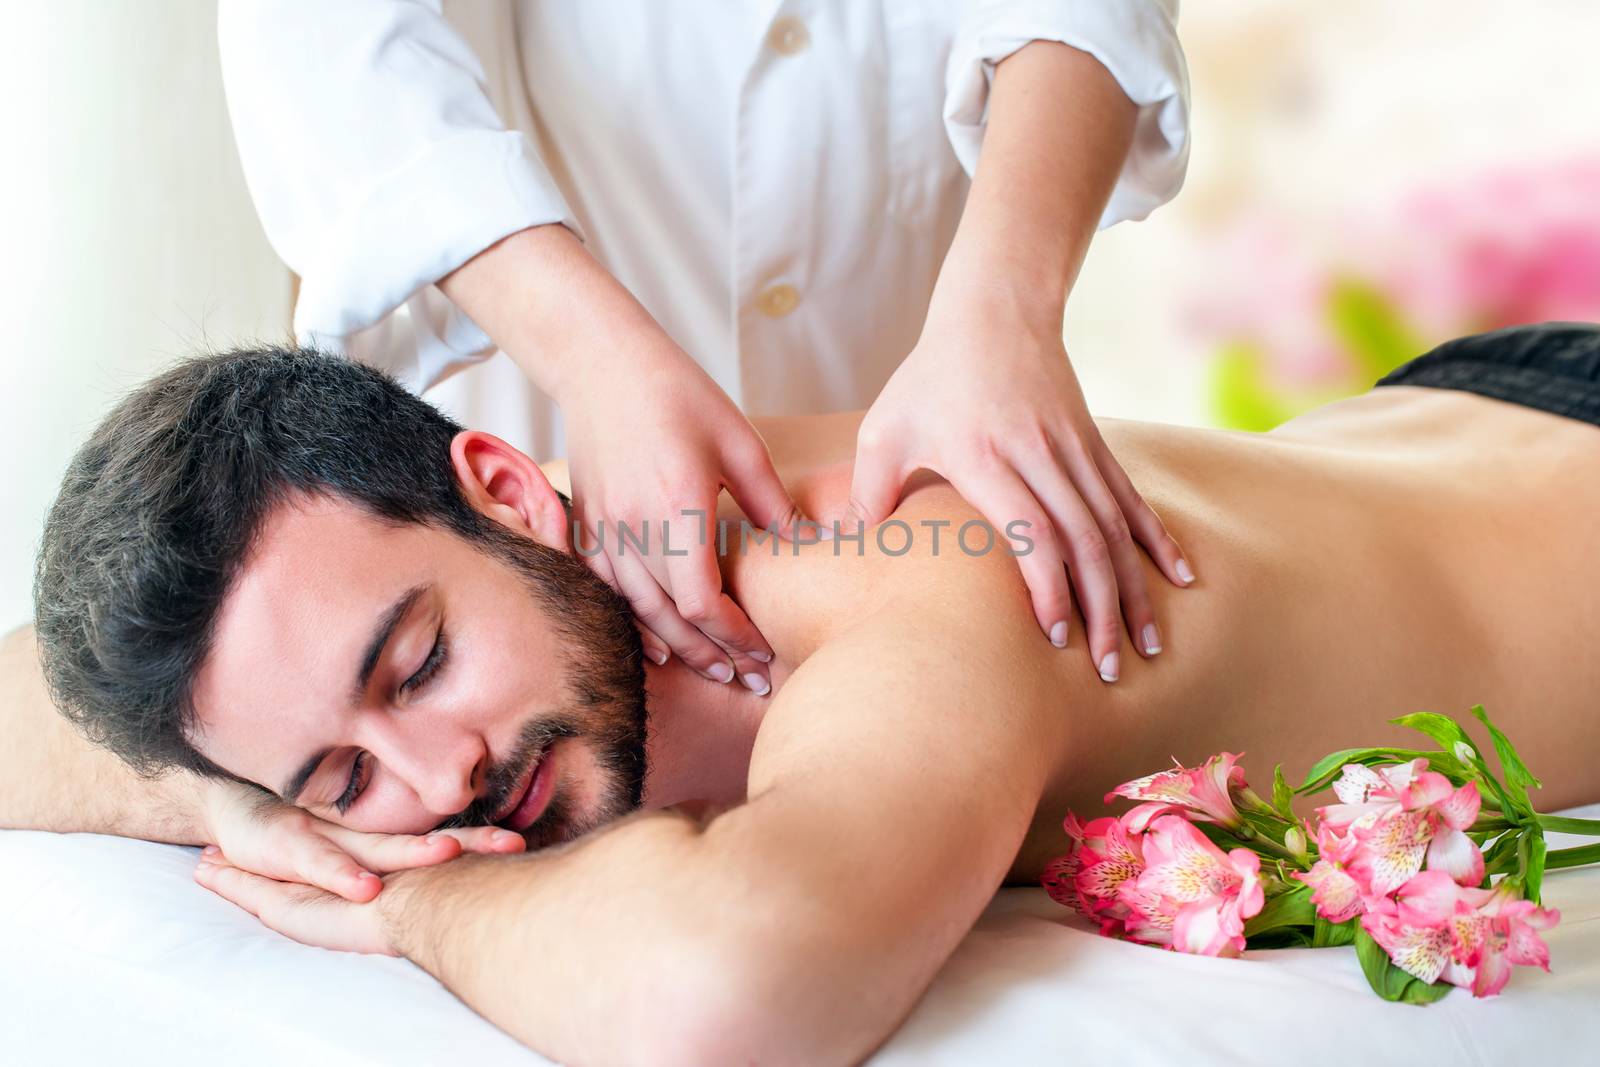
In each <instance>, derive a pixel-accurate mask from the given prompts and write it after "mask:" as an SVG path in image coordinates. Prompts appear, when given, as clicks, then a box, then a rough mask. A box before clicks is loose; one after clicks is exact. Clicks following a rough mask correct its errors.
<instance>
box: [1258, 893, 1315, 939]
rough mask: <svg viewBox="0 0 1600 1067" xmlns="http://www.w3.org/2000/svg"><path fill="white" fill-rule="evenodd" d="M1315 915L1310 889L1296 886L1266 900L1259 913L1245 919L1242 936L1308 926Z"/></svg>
mask: <svg viewBox="0 0 1600 1067" xmlns="http://www.w3.org/2000/svg"><path fill="white" fill-rule="evenodd" d="M1316 914H1317V913H1316V909H1315V908H1313V907H1312V905H1311V887H1310V886H1308V885H1304V884H1301V885H1297V886H1295V888H1293V889H1291V890H1289V891H1288V892H1287V893H1280V894H1279V895H1278V896H1275V897H1272V898H1270V899H1268V900H1267V902H1266V904H1265V905H1264V906H1263V907H1262V909H1261V910H1260V911H1258V912H1257V913H1256V914H1254V915H1252V916H1251V917H1250V918H1249V919H1246V920H1245V924H1244V936H1245V937H1246V938H1251V937H1254V936H1256V935H1257V934H1264V933H1266V932H1267V931H1268V930H1277V929H1280V928H1282V927H1285V926H1310V925H1311V924H1312V921H1313V920H1314V919H1315V918H1316Z"/></svg>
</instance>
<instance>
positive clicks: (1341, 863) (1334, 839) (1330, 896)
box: [1294, 822, 1364, 923]
mask: <svg viewBox="0 0 1600 1067" xmlns="http://www.w3.org/2000/svg"><path fill="white" fill-rule="evenodd" d="M1360 847H1361V842H1360V841H1358V840H1357V839H1356V836H1355V835H1354V834H1346V835H1343V836H1341V835H1339V834H1337V833H1334V831H1333V828H1332V827H1330V826H1329V825H1328V824H1327V823H1325V822H1324V823H1319V824H1318V826H1317V862H1316V863H1314V864H1312V866H1311V870H1309V871H1305V872H1300V871H1296V872H1295V873H1294V877H1295V878H1298V879H1299V880H1300V881H1302V882H1304V883H1306V885H1309V886H1310V887H1311V889H1312V893H1311V903H1313V904H1315V905H1316V906H1317V914H1318V915H1320V916H1322V917H1323V918H1324V919H1326V920H1328V921H1329V922H1331V923H1342V922H1344V921H1346V920H1347V919H1353V918H1354V917H1355V916H1357V915H1360V914H1361V912H1362V910H1363V904H1362V897H1363V895H1364V893H1363V889H1362V885H1361V883H1360V882H1358V881H1357V880H1356V879H1355V876H1353V875H1352V874H1351V873H1350V871H1349V864H1350V862H1351V861H1352V860H1353V859H1354V858H1355V856H1356V853H1357V852H1358V851H1359V850H1360Z"/></svg>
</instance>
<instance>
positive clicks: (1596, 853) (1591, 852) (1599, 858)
mask: <svg viewBox="0 0 1600 1067" xmlns="http://www.w3.org/2000/svg"><path fill="white" fill-rule="evenodd" d="M1540 818H1541V819H1542V818H1543V816H1540ZM1586 863H1600V844H1594V845H1579V846H1578V847H1577V848H1558V849H1556V850H1555V851H1554V852H1551V853H1548V854H1547V855H1546V856H1545V858H1544V869H1545V870H1547V871H1554V870H1558V869H1560V868H1562V867H1582V866H1583V865H1584V864H1586Z"/></svg>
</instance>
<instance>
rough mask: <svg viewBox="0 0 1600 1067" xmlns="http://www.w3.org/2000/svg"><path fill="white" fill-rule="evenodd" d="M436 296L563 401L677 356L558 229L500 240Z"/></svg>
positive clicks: (637, 307)
mask: <svg viewBox="0 0 1600 1067" xmlns="http://www.w3.org/2000/svg"><path fill="white" fill-rule="evenodd" d="M439 288H440V289H442V290H443V291H444V294H445V295H446V296H448V297H449V298H450V299H451V301H452V302H454V303H455V304H456V306H457V307H459V308H461V310H463V311H465V312H466V313H467V315H468V316H470V317H471V319H472V320H473V321H474V322H476V323H477V324H478V325H479V326H480V327H481V328H482V329H483V330H484V332H485V333H487V334H488V335H489V336H490V337H491V338H493V340H494V342H495V344H496V345H498V346H499V347H500V348H501V349H502V350H503V351H504V352H505V353H506V354H507V355H508V356H510V357H511V359H512V360H513V361H514V362H516V364H517V365H518V366H519V367H521V368H522V371H523V373H524V374H526V375H527V376H528V377H529V379H530V380H532V381H533V383H534V384H535V385H537V386H538V387H539V388H540V389H543V390H544V391H545V392H546V393H548V394H550V395H551V396H552V397H554V398H555V399H556V400H557V401H558V402H561V403H565V402H566V401H567V400H568V399H570V398H571V396H572V392H573V390H574V389H576V388H579V387H580V386H582V385H583V384H584V383H595V382H603V383H607V384H606V387H607V388H610V387H611V386H613V385H614V384H615V383H616V382H618V381H620V380H624V379H625V378H626V377H628V376H629V375H630V374H632V373H634V372H636V371H638V370H640V369H641V367H640V361H641V360H648V359H651V358H653V357H655V356H657V355H662V356H664V357H665V358H671V357H672V356H676V355H677V349H676V346H674V345H673V344H672V342H671V340H670V339H669V338H667V336H666V334H665V332H664V331H663V330H662V329H661V327H660V326H659V325H658V324H657V323H656V321H655V319H654V318H652V317H651V315H650V313H649V312H648V311H646V310H645V308H644V306H643V305H642V304H640V303H639V301H638V300H637V299H635V298H634V296H633V294H632V293H630V292H628V290H627V289H626V288H625V287H624V286H623V285H622V283H621V282H619V281H617V279H616V278H615V277H613V276H612V274H611V272H610V271H608V270H606V269H605V267H603V266H601V265H600V263H599V262H598V261H597V260H596V259H595V258H594V257H593V256H591V255H590V254H589V251H588V250H587V249H586V248H584V246H583V242H582V241H579V240H578V238H577V237H575V236H574V235H573V234H572V232H571V231H570V230H568V229H567V228H566V227H565V226H562V225H559V224H552V225H548V226H534V227H532V228H530V229H526V230H522V231H520V232H518V233H514V234H512V235H511V236H509V237H506V238H504V239H503V240H501V241H500V242H498V243H497V244H494V245H492V246H490V247H489V248H486V249H484V250H483V251H482V252H480V253H478V254H477V255H476V256H474V257H473V258H472V259H470V260H468V261H467V262H466V263H465V264H463V265H462V266H461V267H459V268H457V269H456V270H455V271H454V272H453V273H451V274H449V275H447V276H446V277H445V278H443V279H442V280H441V281H440V282H439ZM669 349H670V350H671V352H670V353H669V352H668V350H669Z"/></svg>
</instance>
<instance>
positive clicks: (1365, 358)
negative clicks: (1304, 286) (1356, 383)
mask: <svg viewBox="0 0 1600 1067" xmlns="http://www.w3.org/2000/svg"><path fill="white" fill-rule="evenodd" d="M1328 323H1329V325H1330V326H1332V327H1333V331H1334V333H1336V334H1338V336H1339V338H1340V340H1342V341H1343V342H1344V343H1345V345H1346V347H1348V348H1349V349H1350V352H1351V354H1352V355H1354V356H1355V359H1356V362H1357V364H1358V365H1359V366H1360V369H1361V376H1362V378H1363V380H1364V381H1365V382H1375V381H1377V380H1378V379H1379V378H1381V377H1383V376H1384V375H1385V374H1388V373H1389V372H1390V371H1392V370H1394V369H1395V368H1396V367H1398V366H1399V365H1400V364H1402V363H1404V362H1405V361H1406V360H1408V359H1410V358H1411V357H1412V356H1416V355H1420V354H1421V353H1422V351H1423V349H1424V348H1425V347H1426V346H1425V345H1423V344H1422V342H1421V341H1419V340H1418V339H1417V337H1416V336H1415V335H1414V334H1413V333H1412V332H1411V330H1410V329H1409V328H1408V327H1407V326H1406V324H1405V322H1404V320H1403V319H1402V318H1401V317H1400V313H1399V311H1398V310H1397V309H1396V308H1395V306H1394V304H1393V303H1392V302H1390V300H1389V298H1388V297H1386V296H1385V295H1384V294H1383V293H1382V292H1381V291H1379V290H1378V289H1376V288H1374V287H1373V286H1372V285H1369V284H1368V283H1366V282H1363V281H1359V280H1357V279H1354V278H1345V279H1342V280H1340V281H1338V282H1335V283H1334V285H1333V287H1332V289H1331V290H1330V291H1329V293H1328Z"/></svg>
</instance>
